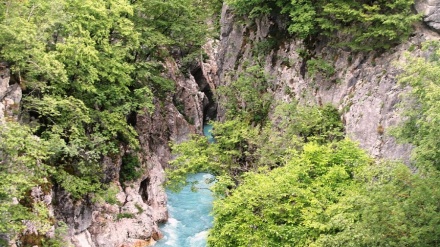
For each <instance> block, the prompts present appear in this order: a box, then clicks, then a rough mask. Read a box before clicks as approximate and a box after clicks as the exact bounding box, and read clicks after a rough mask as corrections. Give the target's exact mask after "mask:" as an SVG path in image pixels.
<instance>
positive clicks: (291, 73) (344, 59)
mask: <svg viewBox="0 0 440 247" xmlns="http://www.w3.org/2000/svg"><path fill="white" fill-rule="evenodd" d="M428 2H430V3H431V2H433V1H428ZM435 6H437V5H435ZM438 9H439V8H438V7H435V10H436V11H437V10H438ZM243 23H244V24H243ZM283 25H285V24H283V20H282V19H280V18H279V17H276V16H273V17H270V18H268V17H265V18H262V19H260V20H257V21H250V20H247V21H246V20H245V21H241V22H238V21H236V20H235V17H234V15H233V13H232V12H231V10H230V9H229V8H228V7H227V6H223V10H222V19H221V40H220V45H219V48H218V59H217V63H218V71H219V78H220V81H221V82H222V83H228V81H230V80H231V79H230V74H231V73H229V72H231V71H232V72H234V73H233V74H236V71H240V70H242V69H243V66H244V64H246V63H249V62H251V63H252V62H255V61H256V60H258V62H259V63H260V64H262V66H263V67H264V70H265V71H266V72H267V73H268V74H269V75H270V76H271V78H274V79H273V81H274V83H275V85H274V86H273V87H272V88H274V92H273V93H274V97H275V98H276V99H278V100H281V101H290V100H292V99H294V98H295V99H297V100H299V101H300V102H303V103H306V104H316V105H322V104H332V105H334V106H336V107H337V108H338V109H339V110H340V111H341V113H342V118H343V119H342V120H343V122H344V123H345V127H346V132H347V135H348V136H349V137H350V138H352V139H354V140H356V141H358V142H359V143H360V145H361V146H362V147H363V148H364V149H366V150H367V151H368V152H369V153H370V154H371V155H373V156H374V157H376V158H387V159H393V160H394V159H403V160H405V161H407V160H408V159H409V154H410V151H411V147H410V146H409V145H403V144H397V143H396V140H395V139H394V138H393V137H391V136H390V135H388V131H389V129H390V128H391V127H392V126H395V125H396V124H397V123H399V122H400V121H401V117H400V114H399V108H398V103H399V102H400V101H401V98H400V95H401V94H402V92H404V91H405V88H403V87H401V86H400V85H399V84H398V83H397V79H396V76H397V75H398V74H399V69H398V67H396V65H395V64H396V62H397V61H399V60H402V59H404V53H405V52H406V51H407V50H408V48H409V47H412V49H413V50H416V51H417V48H418V47H420V44H421V43H422V42H423V41H425V40H429V39H433V38H436V36H437V35H436V34H435V33H432V32H430V31H429V30H426V29H419V30H418V31H417V33H416V34H415V36H413V37H412V38H411V39H410V40H409V41H407V42H405V43H403V44H401V45H399V46H397V47H394V48H392V49H391V50H389V51H388V52H386V53H378V52H369V53H361V52H359V53H352V52H349V51H344V50H343V49H336V48H332V47H331V46H329V45H328V44H327V42H326V40H325V38H322V39H318V40H315V41H309V43H304V42H303V41H299V40H296V39H295V38H287V37H283V36H282V35H281V36H280V33H281V34H282V32H281V31H280V29H283ZM275 35H277V36H275ZM437 38H438V37H437ZM268 39H272V40H274V39H275V40H276V45H275V46H273V47H270V49H269V50H265V51H258V50H257V49H256V47H257V44H258V43H259V42H265V41H267V40H268ZM305 50H309V51H310V52H309V54H308V55H307V56H308V57H307V56H304V54H303V53H302V52H301V51H305ZM416 51H415V52H416ZM257 58H258V59H257ZM308 59H322V60H324V61H326V62H327V63H329V64H330V65H331V66H332V67H333V68H334V69H335V71H336V72H335V73H334V74H325V73H319V72H318V73H316V74H315V75H311V74H310V73H307V69H308V68H307V63H306V62H307V60H308ZM232 79H233V78H232ZM222 114H223V113H222V111H221V110H219V117H220V119H221V118H222Z"/></svg>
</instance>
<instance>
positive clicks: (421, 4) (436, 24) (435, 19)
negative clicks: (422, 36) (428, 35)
mask: <svg viewBox="0 0 440 247" xmlns="http://www.w3.org/2000/svg"><path fill="white" fill-rule="evenodd" d="M414 6H415V9H416V10H417V12H418V13H419V14H422V15H423V21H424V22H425V23H426V24H427V25H428V26H429V27H431V28H432V29H434V30H435V31H437V32H440V0H416V1H415V5H414Z"/></svg>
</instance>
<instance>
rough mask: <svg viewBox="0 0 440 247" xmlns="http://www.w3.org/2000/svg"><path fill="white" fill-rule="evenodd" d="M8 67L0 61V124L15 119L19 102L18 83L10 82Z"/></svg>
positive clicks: (19, 90)
mask: <svg viewBox="0 0 440 247" xmlns="http://www.w3.org/2000/svg"><path fill="white" fill-rule="evenodd" d="M10 79H11V78H10V75H9V68H8V67H7V66H6V65H4V64H3V63H0V124H1V123H3V122H4V121H11V120H13V121H17V118H18V113H19V110H20V102H21V96H22V92H21V88H20V85H19V84H17V83H15V84H12V85H9V83H10Z"/></svg>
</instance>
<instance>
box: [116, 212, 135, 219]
mask: <svg viewBox="0 0 440 247" xmlns="http://www.w3.org/2000/svg"><path fill="white" fill-rule="evenodd" d="M134 217H135V216H134V214H131V213H120V214H117V215H116V220H121V219H133V218H134Z"/></svg>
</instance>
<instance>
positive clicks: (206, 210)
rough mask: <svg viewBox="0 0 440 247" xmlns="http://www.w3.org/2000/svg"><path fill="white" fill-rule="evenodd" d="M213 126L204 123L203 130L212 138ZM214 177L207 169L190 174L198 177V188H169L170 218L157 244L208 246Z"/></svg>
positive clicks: (195, 179) (158, 245)
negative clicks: (174, 189)
mask: <svg viewBox="0 0 440 247" xmlns="http://www.w3.org/2000/svg"><path fill="white" fill-rule="evenodd" d="M211 128H212V127H211V126H206V125H205V127H204V130H203V131H204V134H205V135H206V136H207V137H208V138H209V141H210V142H212V141H213V139H212V136H211V134H210V133H209V131H210V129H211ZM212 178H213V176H212V175H210V174H207V173H199V174H195V175H191V176H189V177H188V180H189V181H198V184H197V185H195V187H196V188H197V190H196V191H195V192H194V191H192V189H191V185H189V186H186V187H185V188H183V190H182V191H181V192H179V193H173V192H171V191H167V195H168V213H169V219H168V222H167V223H166V224H164V225H162V226H161V230H162V233H163V234H164V238H163V239H161V240H159V241H158V242H157V243H156V245H155V247H206V241H207V236H208V230H209V228H211V226H212V220H213V219H212V216H211V215H210V213H211V210H212V201H213V197H212V194H211V191H210V190H209V187H210V185H211V184H209V181H210V180H211V181H212Z"/></svg>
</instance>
